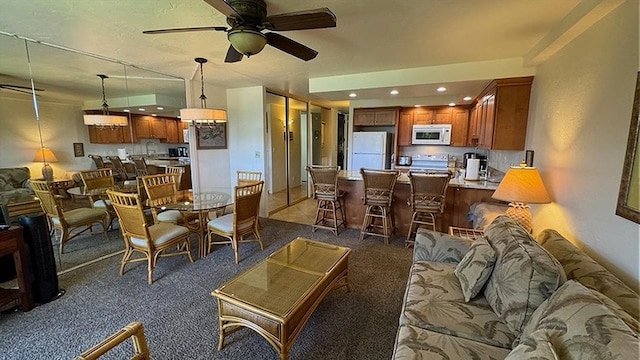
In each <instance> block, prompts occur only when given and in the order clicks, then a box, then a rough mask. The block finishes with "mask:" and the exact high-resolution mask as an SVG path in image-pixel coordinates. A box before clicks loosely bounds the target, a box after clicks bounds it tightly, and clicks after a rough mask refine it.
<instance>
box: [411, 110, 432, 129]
mask: <svg viewBox="0 0 640 360" xmlns="http://www.w3.org/2000/svg"><path fill="white" fill-rule="evenodd" d="M412 111H413V123H414V124H415V125H422V124H433V123H434V121H435V118H434V116H435V115H434V114H435V111H434V110H432V109H428V108H414V109H412Z"/></svg>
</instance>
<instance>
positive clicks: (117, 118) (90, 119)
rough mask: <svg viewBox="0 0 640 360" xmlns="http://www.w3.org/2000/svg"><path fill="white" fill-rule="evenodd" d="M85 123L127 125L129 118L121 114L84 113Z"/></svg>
mask: <svg viewBox="0 0 640 360" xmlns="http://www.w3.org/2000/svg"><path fill="white" fill-rule="evenodd" d="M84 124H85V125H97V126H127V125H128V124H129V119H128V118H127V117H126V116H121V115H98V114H95V115H84Z"/></svg>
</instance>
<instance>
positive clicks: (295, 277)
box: [211, 238, 351, 359]
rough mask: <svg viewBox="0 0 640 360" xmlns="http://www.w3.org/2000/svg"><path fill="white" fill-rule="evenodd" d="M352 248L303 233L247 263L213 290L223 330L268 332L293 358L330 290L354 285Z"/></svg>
mask: <svg viewBox="0 0 640 360" xmlns="http://www.w3.org/2000/svg"><path fill="white" fill-rule="evenodd" d="M350 252H351V249H349V248H346V247H341V246H335V245H331V244H325V243H322V242H318V241H313V240H309V239H304V238H297V239H295V240H293V241H291V242H290V243H288V244H287V245H285V246H284V247H282V248H281V249H279V250H277V251H276V252H274V253H273V254H271V255H269V257H267V258H266V259H265V260H263V261H261V262H259V263H258V264H256V265H254V266H253V267H251V268H249V269H247V270H246V271H244V272H243V273H241V274H240V275H238V276H236V277H235V278H233V279H232V280H230V281H228V282H227V283H226V284H224V285H222V286H220V287H219V288H217V289H215V290H214V291H213V292H212V293H211V295H213V296H214V297H216V299H217V302H218V324H219V328H220V336H219V338H218V350H220V349H222V347H223V345H224V338H225V336H226V335H228V334H230V333H232V332H234V331H236V330H238V329H240V327H242V326H245V327H248V328H250V329H253V330H255V331H256V332H257V333H258V334H260V335H261V336H262V337H264V338H265V339H266V340H267V341H268V342H269V343H270V344H271V345H272V346H273V347H274V348H275V350H276V351H277V352H278V354H279V355H280V359H287V357H288V353H289V349H290V348H291V346H292V345H293V341H294V340H295V339H296V337H297V336H298V334H299V333H300V330H301V329H302V327H303V326H304V324H305V323H306V321H307V319H308V318H309V316H311V314H312V313H313V311H314V310H315V308H316V307H317V306H318V304H319V303H320V301H321V300H322V299H323V298H324V297H325V295H326V294H327V293H328V292H329V291H331V290H332V289H335V288H337V287H341V286H346V287H347V290H348V289H349V280H348V276H347V274H348V258H349V253H350Z"/></svg>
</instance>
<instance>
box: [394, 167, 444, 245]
mask: <svg viewBox="0 0 640 360" xmlns="http://www.w3.org/2000/svg"><path fill="white" fill-rule="evenodd" d="M450 179H451V175H450V174H434V173H429V172H426V171H409V182H410V184H411V196H410V197H409V206H410V207H411V212H412V213H413V214H412V216H411V224H409V233H408V234H407V240H406V241H405V246H406V247H409V246H411V245H413V243H414V240H412V239H411V236H412V235H413V234H414V233H415V232H416V231H417V230H418V227H420V225H424V226H429V227H430V228H431V230H433V231H437V229H436V217H437V216H438V215H440V214H442V213H443V212H444V204H445V194H446V192H447V187H448V186H449V180H450ZM414 226H415V230H414Z"/></svg>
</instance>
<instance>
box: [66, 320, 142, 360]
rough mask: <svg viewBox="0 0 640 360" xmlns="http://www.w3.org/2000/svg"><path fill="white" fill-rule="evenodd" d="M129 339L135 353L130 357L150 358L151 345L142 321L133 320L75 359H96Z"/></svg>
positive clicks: (137, 358) (138, 358)
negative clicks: (148, 342) (149, 345)
mask: <svg viewBox="0 0 640 360" xmlns="http://www.w3.org/2000/svg"><path fill="white" fill-rule="evenodd" d="M127 339H131V345H132V347H133V355H132V356H131V357H130V358H129V359H136V360H149V359H150V357H149V347H148V346H147V339H146V338H145V336H144V327H143V326H142V323H140V322H138V321H133V322H131V323H129V324H128V325H127V326H125V327H123V328H122V329H120V330H118V331H116V332H114V333H112V334H111V335H109V336H108V337H106V338H105V339H104V340H102V341H101V342H99V343H97V344H95V345H94V346H92V347H91V348H89V349H87V350H86V351H84V352H82V354H80V355H78V356H76V357H75V360H96V359H98V358H100V357H101V356H102V355H104V354H106V353H107V352H109V351H110V350H112V349H113V348H115V347H116V346H118V345H120V344H122V343H123V342H125V341H126V340H127Z"/></svg>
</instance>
